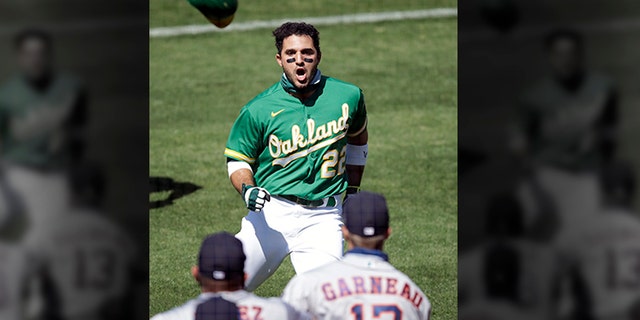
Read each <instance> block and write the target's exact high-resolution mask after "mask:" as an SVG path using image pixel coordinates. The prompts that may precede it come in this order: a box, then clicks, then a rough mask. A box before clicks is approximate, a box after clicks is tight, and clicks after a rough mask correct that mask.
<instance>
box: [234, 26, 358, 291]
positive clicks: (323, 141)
mask: <svg viewBox="0 0 640 320" xmlns="http://www.w3.org/2000/svg"><path fill="white" fill-rule="evenodd" d="M273 35H274V36H275V42H276V48H277V53H276V61H277V63H278V64H279V65H280V66H281V67H282V70H283V74H282V77H281V79H280V82H278V83H276V84H274V85H273V86H271V87H270V88H268V89H267V90H265V91H264V92H262V93H261V94H259V95H258V96H257V97H255V98H254V99H253V100H251V101H250V102H249V103H248V104H247V105H245V106H244V107H243V108H242V110H241V111H240V115H239V116H238V118H237V119H236V121H235V123H234V124H233V127H232V128H231V133H230V134H229V139H228V141H227V145H226V150H225V153H224V154H225V156H226V157H227V167H228V171H229V177H230V180H231V184H232V185H233V186H234V188H235V189H236V190H237V191H238V192H239V193H240V194H241V195H242V198H243V199H244V201H245V204H246V207H247V208H248V209H249V213H248V215H247V216H246V217H245V218H244V219H243V220H242V229H241V230H240V232H239V233H238V234H237V237H238V238H239V239H240V240H242V243H243V245H244V250H245V253H246V255H247V263H246V266H245V268H246V269H245V271H246V273H247V275H248V279H247V290H250V291H251V290H254V289H255V288H257V287H258V286H259V285H260V284H261V283H263V282H264V281H265V280H266V279H267V278H268V277H269V276H270V275H271V274H273V272H275V270H276V269H277V268H278V266H279V265H280V263H281V262H282V260H283V259H284V258H285V257H286V256H287V255H288V254H291V262H292V264H293V267H294V268H295V271H296V273H298V274H299V273H302V272H305V271H308V270H311V269H313V268H316V267H318V266H321V265H323V264H326V263H329V262H332V261H336V260H338V259H340V257H342V250H343V242H342V236H341V234H340V226H341V223H342V222H341V217H340V212H341V204H342V199H341V196H340V195H341V194H342V193H343V192H344V191H345V190H346V191H347V194H350V193H355V192H357V191H358V188H359V186H360V180H361V178H362V174H363V172H364V166H365V163H366V160H367V153H368V147H367V141H368V133H367V114H366V109H365V102H364V96H363V94H362V91H361V90H360V89H359V88H358V87H356V86H354V85H352V84H349V83H345V82H342V81H340V80H337V79H334V78H331V77H327V76H323V75H322V74H321V73H320V70H319V69H318V64H319V63H320V59H321V56H322V55H321V51H320V39H319V33H318V30H316V28H315V27H313V26H312V25H309V24H306V23H292V22H288V23H285V24H283V25H281V26H280V27H279V28H277V29H276V30H275V31H273Z"/></svg>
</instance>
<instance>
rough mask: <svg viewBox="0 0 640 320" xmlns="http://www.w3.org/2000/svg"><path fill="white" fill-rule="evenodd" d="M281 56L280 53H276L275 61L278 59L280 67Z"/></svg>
mask: <svg viewBox="0 0 640 320" xmlns="http://www.w3.org/2000/svg"><path fill="white" fill-rule="evenodd" d="M281 58H282V56H281V55H280V53H276V61H278V65H279V66H280V67H282V60H281Z"/></svg>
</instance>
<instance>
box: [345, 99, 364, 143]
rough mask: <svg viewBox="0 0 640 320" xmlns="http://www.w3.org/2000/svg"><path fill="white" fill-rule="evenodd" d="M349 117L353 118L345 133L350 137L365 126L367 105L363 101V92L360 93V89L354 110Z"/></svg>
mask: <svg viewBox="0 0 640 320" xmlns="http://www.w3.org/2000/svg"><path fill="white" fill-rule="evenodd" d="M351 117H352V118H353V120H352V121H351V125H350V126H349V130H348V132H347V134H348V136H350V137H355V136H357V135H359V134H360V133H362V132H363V131H364V129H366V128H367V107H366V105H365V103H364V94H363V93H362V90H360V98H359V99H358V105H357V107H356V110H355V111H354V112H353V114H352V116H351Z"/></svg>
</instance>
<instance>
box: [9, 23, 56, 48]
mask: <svg viewBox="0 0 640 320" xmlns="http://www.w3.org/2000/svg"><path fill="white" fill-rule="evenodd" d="M31 39H36V40H40V41H41V42H42V43H44V45H45V46H46V47H47V49H48V50H49V51H51V49H52V48H53V38H52V36H51V34H50V33H48V32H46V31H44V30H42V29H37V28H28V29H24V30H22V31H20V32H18V33H17V34H16V35H15V36H14V37H13V46H14V48H15V49H16V50H19V49H20V48H22V45H23V44H24V43H25V42H26V41H27V40H31Z"/></svg>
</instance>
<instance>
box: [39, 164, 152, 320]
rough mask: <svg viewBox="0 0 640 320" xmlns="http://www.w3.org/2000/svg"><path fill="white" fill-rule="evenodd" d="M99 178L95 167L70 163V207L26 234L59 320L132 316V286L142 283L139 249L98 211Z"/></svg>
mask: <svg viewBox="0 0 640 320" xmlns="http://www.w3.org/2000/svg"><path fill="white" fill-rule="evenodd" d="M104 179H105V178H104V176H103V174H102V171H101V168H100V167H99V166H96V165H92V164H84V165H80V166H77V167H75V168H74V169H73V170H72V171H71V177H70V179H69V180H70V184H71V190H72V198H71V201H70V204H71V206H70V208H69V209H67V211H66V212H65V213H64V214H63V215H58V216H55V217H54V216H50V217H49V218H48V219H47V220H45V222H46V223H45V225H43V226H42V227H41V228H38V229H37V230H36V231H34V232H33V233H31V236H30V238H29V239H27V244H28V246H29V248H30V250H31V251H32V252H34V254H36V255H37V259H38V261H39V264H40V274H41V278H42V280H43V283H44V286H45V287H46V288H49V289H47V290H45V291H44V292H43V299H44V300H45V301H46V304H47V305H56V307H55V310H56V312H57V313H58V314H57V315H56V316H57V317H59V318H58V319H64V320H71V319H101V320H107V319H108V320H111V319H129V318H134V317H136V313H135V312H136V309H134V308H135V307H136V305H135V303H136V300H135V299H139V298H140V293H139V292H138V291H136V290H141V291H144V290H143V288H140V287H141V286H144V287H146V284H145V279H144V278H143V275H144V272H145V270H141V269H142V267H140V266H139V265H140V263H141V261H139V260H140V259H139V258H138V255H137V253H138V249H137V248H136V246H135V244H134V243H133V241H132V240H131V238H130V236H129V235H128V234H127V233H126V232H125V231H124V230H123V229H122V228H121V227H120V226H118V225H117V224H115V223H114V222H113V221H111V220H110V219H109V218H108V216H107V215H106V214H105V213H104V212H103V211H102V208H101V205H102V200H103V195H104V189H105V186H104V184H105V180H104ZM136 281H137V282H136ZM136 285H138V286H137V287H136ZM144 298H145V299H146V297H144ZM138 301H139V300H138ZM45 311H46V312H47V313H51V310H45Z"/></svg>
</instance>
